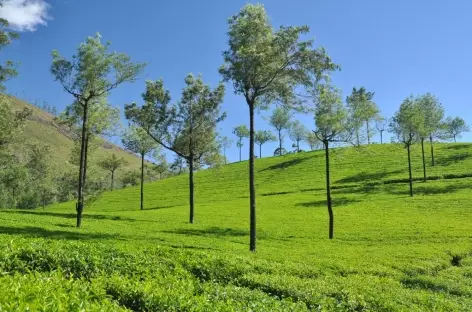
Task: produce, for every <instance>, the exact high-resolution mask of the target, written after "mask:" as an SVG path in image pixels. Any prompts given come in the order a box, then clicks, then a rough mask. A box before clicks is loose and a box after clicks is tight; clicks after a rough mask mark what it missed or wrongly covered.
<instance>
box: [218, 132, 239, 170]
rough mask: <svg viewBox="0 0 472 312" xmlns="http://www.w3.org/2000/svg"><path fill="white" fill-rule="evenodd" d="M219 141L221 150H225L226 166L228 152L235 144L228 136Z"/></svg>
mask: <svg viewBox="0 0 472 312" xmlns="http://www.w3.org/2000/svg"><path fill="white" fill-rule="evenodd" d="M219 141H220V146H221V149H222V150H223V158H224V161H225V164H227V163H228V159H227V158H226V150H227V149H228V148H230V147H231V145H232V144H233V140H231V139H230V138H228V137H227V136H224V137H221V138H220V139H219ZM240 161H241V160H240Z"/></svg>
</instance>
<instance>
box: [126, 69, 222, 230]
mask: <svg viewBox="0 0 472 312" xmlns="http://www.w3.org/2000/svg"><path fill="white" fill-rule="evenodd" d="M185 84H186V86H185V88H184V89H183V91H182V98H181V100H180V101H179V102H178V103H177V104H175V105H173V106H172V107H170V106H169V105H168V104H169V102H170V95H169V91H167V90H165V89H164V83H163V81H162V80H157V81H147V82H146V92H145V93H144V94H143V99H144V102H145V104H144V105H143V106H142V107H138V106H137V105H136V104H135V103H133V104H130V105H126V106H125V114H126V118H127V119H128V120H130V121H131V122H133V123H135V124H137V125H139V126H140V127H142V128H143V129H144V130H145V131H146V132H147V133H148V134H149V135H150V136H151V138H153V139H154V141H156V142H157V143H158V144H159V145H161V146H162V147H164V148H166V149H168V150H170V151H172V152H174V153H175V154H177V156H180V157H181V158H183V159H185V160H186V161H187V164H188V166H189V204H190V223H193V222H194V177H193V175H194V170H195V168H194V165H195V162H199V161H200V160H201V159H202V157H203V156H205V155H206V154H208V153H215V152H218V151H217V148H216V144H215V141H216V136H217V134H216V126H217V124H218V123H219V122H220V121H222V120H223V119H224V118H225V116H226V114H224V113H223V114H221V113H220V107H221V104H222V102H223V97H224V92H225V90H224V85H223V84H219V85H218V87H216V88H215V89H213V90H212V89H211V88H210V87H209V86H208V85H206V84H205V83H204V82H203V80H202V78H201V77H194V76H193V75H192V74H189V75H188V76H187V77H186V78H185Z"/></svg>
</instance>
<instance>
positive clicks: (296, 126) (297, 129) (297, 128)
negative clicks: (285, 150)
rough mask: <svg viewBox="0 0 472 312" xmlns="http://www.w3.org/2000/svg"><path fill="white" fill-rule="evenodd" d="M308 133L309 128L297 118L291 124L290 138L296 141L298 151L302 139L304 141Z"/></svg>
mask: <svg viewBox="0 0 472 312" xmlns="http://www.w3.org/2000/svg"><path fill="white" fill-rule="evenodd" d="M307 134H308V129H307V128H306V127H305V126H304V125H303V124H302V123H301V122H300V121H299V120H295V121H294V122H292V124H291V125H290V128H289V131H288V135H289V137H290V140H292V141H294V142H295V144H296V145H295V147H296V148H297V152H299V151H300V141H303V140H304V139H305V138H306V136H307Z"/></svg>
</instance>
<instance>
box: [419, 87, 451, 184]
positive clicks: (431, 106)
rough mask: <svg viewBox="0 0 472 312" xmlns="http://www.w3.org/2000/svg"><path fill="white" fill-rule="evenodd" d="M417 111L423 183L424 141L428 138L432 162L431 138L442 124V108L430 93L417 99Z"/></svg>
mask: <svg viewBox="0 0 472 312" xmlns="http://www.w3.org/2000/svg"><path fill="white" fill-rule="evenodd" d="M417 105H419V107H418V109H419V110H420V113H421V114H422V115H423V116H422V124H421V125H418V137H419V140H420V142H421V153H422V159H423V178H424V182H426V180H427V176H426V157H425V152H424V141H425V140H426V139H427V138H428V137H429V139H430V144H431V160H432V165H433V166H434V165H435V162H434V146H433V136H434V135H436V134H437V133H438V132H439V131H440V129H441V125H442V124H443V118H444V108H443V107H442V105H441V103H440V102H439V100H438V99H437V98H436V97H435V96H433V95H432V94H430V93H426V94H424V95H422V96H420V97H418V99H417Z"/></svg>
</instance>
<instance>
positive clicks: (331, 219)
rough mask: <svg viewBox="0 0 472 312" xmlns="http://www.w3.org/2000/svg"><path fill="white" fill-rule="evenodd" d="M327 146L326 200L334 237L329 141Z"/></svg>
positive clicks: (325, 144)
mask: <svg viewBox="0 0 472 312" xmlns="http://www.w3.org/2000/svg"><path fill="white" fill-rule="evenodd" d="M323 144H324V146H325V156H326V202H327V204H328V214H329V239H333V236H334V214H333V206H332V201H331V183H330V176H329V175H330V172H329V142H328V141H324V142H323Z"/></svg>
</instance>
